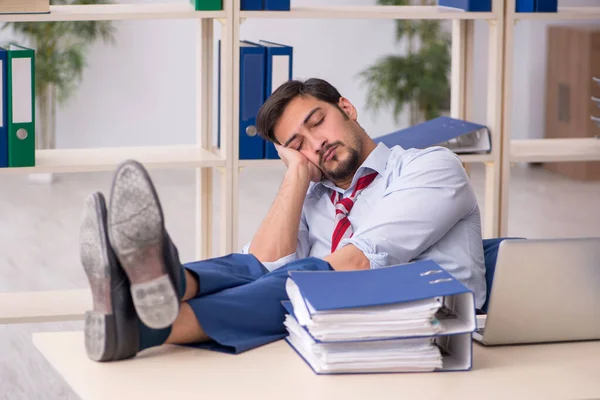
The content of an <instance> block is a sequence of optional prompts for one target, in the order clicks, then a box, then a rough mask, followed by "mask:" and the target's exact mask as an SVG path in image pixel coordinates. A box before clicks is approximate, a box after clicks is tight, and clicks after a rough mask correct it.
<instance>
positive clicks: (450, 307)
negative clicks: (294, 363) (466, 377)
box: [282, 260, 476, 373]
mask: <svg viewBox="0 0 600 400" xmlns="http://www.w3.org/2000/svg"><path fill="white" fill-rule="evenodd" d="M286 291H287V292H288V294H289V297H290V301H284V302H282V304H283V306H284V307H285V309H286V311H287V315H286V321H285V325H286V329H287V330H288V333H290V335H289V336H288V337H287V338H286V340H287V342H288V344H290V345H291V346H292V347H293V348H294V350H296V351H297V352H298V354H299V355H300V356H301V357H302V358H303V359H304V360H305V361H306V362H307V363H308V364H309V365H310V366H311V368H313V370H315V372H316V373H338V372H332V371H328V370H317V368H316V366H317V365H318V363H316V362H315V360H314V357H312V356H313V355H314V354H311V352H312V351H316V352H317V353H319V354H321V355H322V357H325V358H323V359H326V358H327V357H326V356H325V354H327V353H328V352H330V351H331V352H332V353H339V352H342V353H343V352H344V351H350V352H352V350H353V349H358V348H362V349H365V350H366V351H367V352H369V351H371V349H373V351H376V352H377V351H379V352H381V351H386V350H385V349H389V348H390V347H391V348H393V347H394V346H396V345H398V346H401V345H402V344H403V343H406V341H415V340H417V341H418V339H421V342H422V341H423V339H425V341H427V340H433V341H435V342H436V343H437V344H438V345H439V346H438V347H440V348H442V349H444V350H447V352H444V351H442V361H443V365H442V366H438V367H437V368H436V369H435V370H438V371H464V370H469V369H471V367H472V340H471V335H472V332H473V331H474V330H475V328H476V321H475V298H474V294H473V292H472V291H471V290H470V289H468V288H467V287H466V286H464V285H463V284H462V283H461V282H460V281H458V280H457V279H456V278H454V277H453V276H452V275H451V274H450V273H448V272H447V271H446V270H445V269H443V268H442V267H440V266H439V265H438V264H437V263H435V262H433V261H431V260H423V261H417V262H414V263H409V264H404V265H397V266H391V267H386V268H381V269H373V270H363V271H290V272H289V279H288V282H287V283H286ZM425 299H431V300H434V301H440V302H443V303H444V304H445V306H446V307H445V308H444V312H442V313H439V312H437V313H436V319H439V322H438V324H439V325H438V327H439V329H438V331H437V332H436V333H433V334H427V335H408V334H405V335H400V336H385V337H379V338H377V339H366V340H362V339H353V340H348V339H345V340H319V339H318V338H317V336H316V335H313V334H312V333H311V330H313V329H314V328H315V326H316V325H317V324H323V322H324V321H325V318H329V321H330V323H332V324H333V326H334V327H337V328H338V329H339V327H340V326H342V325H343V324H346V326H350V327H353V326H361V327H364V326H368V325H366V321H371V322H370V323H371V324H372V323H374V322H373V321H375V320H373V319H372V315H373V313H376V312H378V311H379V312H381V307H383V306H386V305H397V304H401V303H415V302H418V301H422V300H425ZM358 310H362V311H363V313H362V314H361V313H358V312H357V311H358ZM336 311H346V312H349V311H352V313H351V314H347V313H346V314H344V315H346V316H347V317H345V318H350V320H346V321H345V322H343V321H344V320H343V319H340V318H341V317H342V315H341V314H339V313H338V314H337V315H332V313H334V312H336ZM390 312H393V311H392V310H389V309H388V310H385V311H384V315H386V313H390ZM306 313H308V314H309V315H310V319H311V320H312V322H310V321H309V322H308V323H307V322H306V321H305V317H306ZM302 315H304V318H299V317H302ZM361 315H362V316H361ZM387 315H389V314H387ZM364 316H366V317H367V318H368V320H367V319H364V318H365V317H364ZM396 318H397V317H396ZM303 320H304V321H303ZM363 320H364V321H363ZM384 320H387V321H390V322H391V323H394V322H395V320H390V319H389V317H387V319H384ZM360 321H363V322H362V323H361V322H360ZM406 321H408V320H406ZM323 329H324V327H323V325H321V331H320V332H321V333H323V332H329V331H330V329H331V328H329V325H327V327H326V328H325V331H323ZM302 337H303V338H304V339H301V340H300V342H299V341H298V339H299V338H302ZM306 342H312V345H311V346H308V347H307V346H306ZM302 343H304V345H302ZM315 346H316V347H319V350H316V349H315V348H314V347H315ZM374 368H377V366H374ZM400 369H401V368H400ZM334 370H335V368H334ZM360 372H362V371H360V368H359V371H358V373H360ZM371 372H376V371H371ZM391 372H394V371H391Z"/></svg>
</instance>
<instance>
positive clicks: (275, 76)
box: [258, 40, 294, 159]
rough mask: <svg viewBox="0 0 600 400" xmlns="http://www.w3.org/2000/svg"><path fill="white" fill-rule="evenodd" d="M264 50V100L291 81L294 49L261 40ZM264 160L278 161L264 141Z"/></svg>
mask: <svg viewBox="0 0 600 400" xmlns="http://www.w3.org/2000/svg"><path fill="white" fill-rule="evenodd" d="M258 43H259V44H260V45H262V46H264V47H265V50H266V76H265V100H266V99H268V98H269V96H270V95H271V93H273V91H274V90H275V89H277V88H278V87H279V86H280V85H281V84H282V83H284V82H286V81H289V80H290V79H292V66H293V57H294V49H293V48H292V47H291V46H287V45H284V44H280V43H274V42H269V41H266V40H261V41H259V42H258ZM265 158H268V159H278V158H279V154H277V150H276V149H275V145H273V143H271V142H269V141H266V140H265Z"/></svg>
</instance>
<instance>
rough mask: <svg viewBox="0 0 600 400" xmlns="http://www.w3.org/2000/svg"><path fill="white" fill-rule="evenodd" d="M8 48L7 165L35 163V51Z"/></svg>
mask: <svg viewBox="0 0 600 400" xmlns="http://www.w3.org/2000/svg"><path fill="white" fill-rule="evenodd" d="M7 50H8V68H7V71H8V79H7V81H8V82H7V103H8V104H7V105H8V118H7V120H8V166H9V167H33V166H35V68H34V66H35V52H34V50H33V49H29V48H26V47H22V46H19V45H16V44H10V45H9V46H8V48H7Z"/></svg>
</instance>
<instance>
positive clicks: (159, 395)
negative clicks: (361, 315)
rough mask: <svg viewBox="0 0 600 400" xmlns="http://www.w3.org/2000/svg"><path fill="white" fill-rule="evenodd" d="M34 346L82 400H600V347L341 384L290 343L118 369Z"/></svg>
mask: <svg viewBox="0 0 600 400" xmlns="http://www.w3.org/2000/svg"><path fill="white" fill-rule="evenodd" d="M33 342H34V344H35V346H37V348H38V349H39V350H40V351H41V352H42V354H43V355H44V356H45V357H46V358H47V359H48V360H49V362H50V363H51V364H52V365H53V367H54V368H55V369H56V370H57V371H58V372H59V373H60V374H61V375H62V376H63V378H64V379H65V380H66V381H67V383H68V384H69V385H71V387H72V388H73V390H74V391H75V392H76V393H77V394H78V395H79V396H80V397H81V398H82V399H83V400H96V399H103V400H105V399H110V400H117V399H144V400H152V399H161V400H162V399H176V400H184V399H194V400H197V399H235V400H237V399H261V400H267V399H276V400H308V399H310V400H336V399H344V400H349V399H361V400H380V399H394V400H397V399H400V398H420V399H425V398H435V399H442V398H443V399H451V398H453V399H478V400H480V399H483V398H485V399H494V398H497V399H515V398H527V399H534V398H536V399H542V398H543V399H567V398H569V399H574V398H578V399H582V398H598V397H600V378H599V377H600V373H599V367H600V341H595V342H579V343H564V344H545V345H530V346H506V347H496V348H484V347H482V346H480V345H479V344H476V343H474V345H473V350H474V366H473V370H471V371H467V372H436V373H419V374H382V375H336V376H327V375H321V376H319V375H316V374H314V373H313V372H312V370H311V369H310V367H309V366H308V365H307V364H305V363H304V361H303V360H302V359H301V358H300V357H299V356H298V355H297V354H296V353H295V352H294V351H293V350H292V349H291V348H290V347H289V346H288V344H287V343H286V342H285V341H278V342H275V343H271V344H269V345H266V346H263V347H260V348H257V349H254V350H251V351H248V352H246V353H242V354H239V355H228V354H222V353H217V352H211V351H205V350H197V349H192V348H187V347H181V346H169V345H164V346H161V347H158V348H153V349H148V350H145V351H144V352H142V353H140V354H139V355H138V356H137V357H136V358H134V359H131V360H126V361H119V362H113V363H96V362H93V361H90V360H89V359H88V358H87V355H86V353H85V349H84V345H83V333H82V332H80V331H79V332H60V333H37V334H34V336H33ZM482 395H483V396H482Z"/></svg>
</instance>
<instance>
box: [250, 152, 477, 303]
mask: <svg viewBox="0 0 600 400" xmlns="http://www.w3.org/2000/svg"><path fill="white" fill-rule="evenodd" d="M372 171H376V172H378V176H377V177H376V178H375V180H374V181H373V182H372V183H371V184H370V185H369V186H368V187H367V188H365V189H364V190H363V191H362V193H360V195H359V196H358V197H357V198H356V199H355V203H354V206H353V208H352V210H351V212H350V214H349V215H348V218H349V220H350V222H351V224H352V229H353V231H354V234H353V236H352V237H351V238H347V239H343V240H342V241H341V242H340V244H339V245H338V249H341V248H342V247H343V246H345V245H347V244H350V243H351V244H353V245H354V246H356V247H357V248H359V249H360V250H361V251H362V252H363V253H364V255H365V256H366V257H367V258H368V259H369V261H370V264H371V268H383V267H386V266H392V265H398V264H405V263H408V262H412V261H417V260H424V259H429V260H433V261H435V262H436V263H438V264H439V265H441V266H442V267H443V268H445V269H446V270H447V271H448V272H449V273H451V274H452V275H453V276H454V277H455V278H456V279H458V280H460V281H461V282H462V283H463V284H464V285H466V286H467V287H468V288H469V289H471V290H473V292H474V293H475V306H476V307H477V308H481V306H482V305H483V304H484V302H485V298H486V281H485V265H484V255H483V243H482V236H481V217H480V212H479V206H478V204H477V199H476V197H475V193H474V192H473V189H472V187H471V184H470V181H469V178H468V176H467V175H466V172H465V170H464V168H463V166H462V163H461V161H460V159H459V158H458V156H457V155H456V154H454V153H453V152H452V151H450V150H448V149H446V148H443V147H430V148H427V149H424V150H418V149H408V150H405V149H403V148H401V147H400V146H394V147H393V148H391V149H390V148H388V147H387V146H385V145H384V144H382V143H380V144H379V145H377V147H376V148H375V150H373V151H372V152H371V154H370V155H369V156H368V157H367V159H366V160H365V162H364V163H363V164H362V165H361V166H360V167H359V168H358V170H357V172H356V174H355V175H354V178H353V180H352V183H351V185H350V187H349V188H348V189H346V190H343V189H341V188H339V187H336V186H335V185H334V184H333V183H332V182H330V181H328V180H324V181H321V182H318V183H312V184H311V185H310V187H309V189H308V192H307V194H306V198H305V200H304V205H303V208H302V217H301V220H300V230H299V235H298V246H297V249H296V252H295V253H293V254H290V255H287V256H285V257H283V258H281V259H279V260H277V261H274V262H267V263H264V265H265V267H266V268H267V269H269V270H271V271H272V270H274V269H276V268H279V267H281V266H282V265H285V264H287V263H289V262H291V261H294V260H297V259H300V258H305V257H317V258H324V257H326V256H328V255H329V254H330V253H331V236H332V233H333V229H334V227H335V218H334V217H335V207H334V204H333V203H332V201H331V198H330V196H329V194H330V193H331V190H336V191H338V192H340V193H341V194H342V195H343V197H346V196H349V195H351V194H352V190H353V189H354V186H355V185H356V181H357V180H358V178H360V177H361V176H362V175H364V174H367V173H369V172H372ZM249 246H250V243H248V244H246V246H244V249H243V251H242V252H243V253H247V252H248V248H249Z"/></svg>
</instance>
